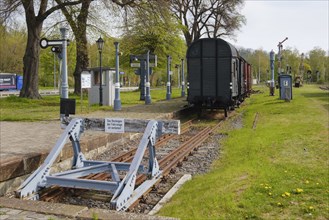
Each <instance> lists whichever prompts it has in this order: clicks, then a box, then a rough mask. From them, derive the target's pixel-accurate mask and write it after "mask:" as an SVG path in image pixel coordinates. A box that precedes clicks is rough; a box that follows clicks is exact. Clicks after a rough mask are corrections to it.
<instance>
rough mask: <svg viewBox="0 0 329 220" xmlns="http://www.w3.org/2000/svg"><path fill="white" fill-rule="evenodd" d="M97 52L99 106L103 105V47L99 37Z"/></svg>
mask: <svg viewBox="0 0 329 220" xmlns="http://www.w3.org/2000/svg"><path fill="white" fill-rule="evenodd" d="M96 43H97V48H98V52H99V106H102V105H103V88H102V84H103V82H102V50H103V47H104V40H103V39H102V37H99V38H98V40H97V41H96Z"/></svg>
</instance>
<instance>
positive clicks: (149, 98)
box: [145, 50, 152, 105]
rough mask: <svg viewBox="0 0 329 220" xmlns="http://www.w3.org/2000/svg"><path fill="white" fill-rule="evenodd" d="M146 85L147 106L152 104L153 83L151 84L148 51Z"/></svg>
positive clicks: (148, 54) (148, 53)
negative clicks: (151, 90)
mask: <svg viewBox="0 0 329 220" xmlns="http://www.w3.org/2000/svg"><path fill="white" fill-rule="evenodd" d="M145 79H146V83H145V93H146V94H145V104H146V105H149V104H151V102H152V100H151V94H150V89H151V83H150V51H149V50H148V51H147V53H146V78H145Z"/></svg>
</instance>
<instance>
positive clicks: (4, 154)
mask: <svg viewBox="0 0 329 220" xmlns="http://www.w3.org/2000/svg"><path fill="white" fill-rule="evenodd" d="M186 104H187V103H186V101H185V99H183V98H179V99H172V100H169V101H160V102H156V103H152V104H151V105H136V106H132V107H125V106H123V107H122V110H121V111H97V112H92V113H90V114H84V115H75V116H74V117H89V118H106V117H120V118H138V119H159V118H161V119H170V118H172V117H173V116H174V114H175V113H174V112H178V111H179V110H181V109H183V108H184V106H185V105H186ZM62 132H63V130H62V129H61V128H60V121H59V120H58V121H57V120H56V121H41V122H4V121H2V122H0V140H1V141H0V195H3V194H4V193H5V192H7V191H8V190H12V188H13V187H17V186H19V185H20V182H21V181H17V179H15V178H17V177H25V175H28V174H30V173H31V172H32V171H34V170H35V169H37V168H38V167H39V165H40V164H41V163H42V162H43V160H44V159H45V157H46V156H47V155H48V153H49V152H50V150H51V149H52V147H53V146H54V145H55V143H56V141H57V139H58V137H59V136H60V135H61V134H62ZM129 135H131V134H108V133H103V132H95V131H87V132H85V133H83V135H82V137H81V148H82V152H88V151H91V150H94V149H97V148H99V147H104V146H105V147H106V146H108V145H109V144H110V143H114V142H115V141H117V140H120V139H122V138H123V137H125V136H128V137H129ZM67 146H68V147H65V148H64V150H63V151H62V153H61V155H60V157H59V158H58V161H63V160H65V159H67V158H70V157H71V156H72V153H73V152H72V149H71V144H70V143H68V144H67ZM8 181H9V182H8Z"/></svg>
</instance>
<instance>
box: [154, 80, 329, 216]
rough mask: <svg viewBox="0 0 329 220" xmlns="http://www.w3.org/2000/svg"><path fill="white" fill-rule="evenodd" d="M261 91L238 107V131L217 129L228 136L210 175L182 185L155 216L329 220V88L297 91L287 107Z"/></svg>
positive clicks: (263, 89) (264, 90) (312, 87)
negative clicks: (240, 118) (239, 119)
mask: <svg viewBox="0 0 329 220" xmlns="http://www.w3.org/2000/svg"><path fill="white" fill-rule="evenodd" d="M260 90H261V91H263V93H261V94H255V95H252V96H251V98H249V99H247V100H246V105H244V106H243V107H242V108H240V109H239V112H240V113H241V114H242V121H243V127H242V128H240V129H230V126H229V125H228V123H227V124H226V126H224V131H223V130H221V131H220V132H223V133H227V134H228V136H227V137H226V138H225V140H224V141H222V143H221V154H220V155H221V156H220V159H219V160H217V161H215V162H214V163H213V166H212V169H211V171H210V172H209V173H207V174H204V175H199V176H195V177H194V178H193V180H192V181H190V182H188V183H187V184H185V185H184V187H183V188H182V189H181V190H180V191H179V192H178V194H177V195H175V196H174V198H173V199H172V201H171V202H170V203H169V204H167V205H166V206H165V207H164V208H163V209H162V210H161V211H160V213H159V215H164V216H172V217H178V218H181V219H329V147H328V137H329V135H328V125H329V119H328V111H329V100H328V91H323V90H320V89H319V88H318V87H317V86H312V85H306V86H304V87H302V88H294V89H293V96H294V97H293V100H292V101H291V102H285V101H283V100H279V99H278V98H277V95H276V96H274V97H273V96H269V95H268V94H269V91H268V88H260ZM276 93H277V94H278V91H277V92H276ZM256 114H258V116H257V124H256V126H255V128H253V124H254V119H255V116H256Z"/></svg>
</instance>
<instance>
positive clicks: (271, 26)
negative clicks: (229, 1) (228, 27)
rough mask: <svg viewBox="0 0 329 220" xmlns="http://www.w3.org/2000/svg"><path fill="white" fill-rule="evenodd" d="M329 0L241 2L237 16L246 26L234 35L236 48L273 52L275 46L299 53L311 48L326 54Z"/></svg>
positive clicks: (249, 0)
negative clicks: (292, 49)
mask: <svg viewBox="0 0 329 220" xmlns="http://www.w3.org/2000/svg"><path fill="white" fill-rule="evenodd" d="M328 11H329V0H245V5H244V7H243V9H242V10H241V14H243V15H244V16H245V17H246V20H247V23H246V25H245V26H243V27H242V28H241V30H240V31H239V32H238V33H237V39H236V40H237V41H233V40H229V39H228V41H230V42H231V43H232V44H234V45H236V46H242V47H244V48H251V49H260V48H262V49H263V50H266V51H270V50H272V49H273V50H274V51H275V52H277V50H278V48H277V45H278V43H279V42H280V41H282V40H284V39H285V37H288V40H287V41H285V42H284V43H283V47H284V48H286V47H291V48H297V49H298V51H299V52H300V53H302V52H305V53H306V52H308V51H310V50H312V49H313V48H314V47H320V48H322V49H323V50H325V51H327V52H328V51H329V46H328V44H329V43H328V42H329V36H328V29H329V24H328V20H329V15H328Z"/></svg>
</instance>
